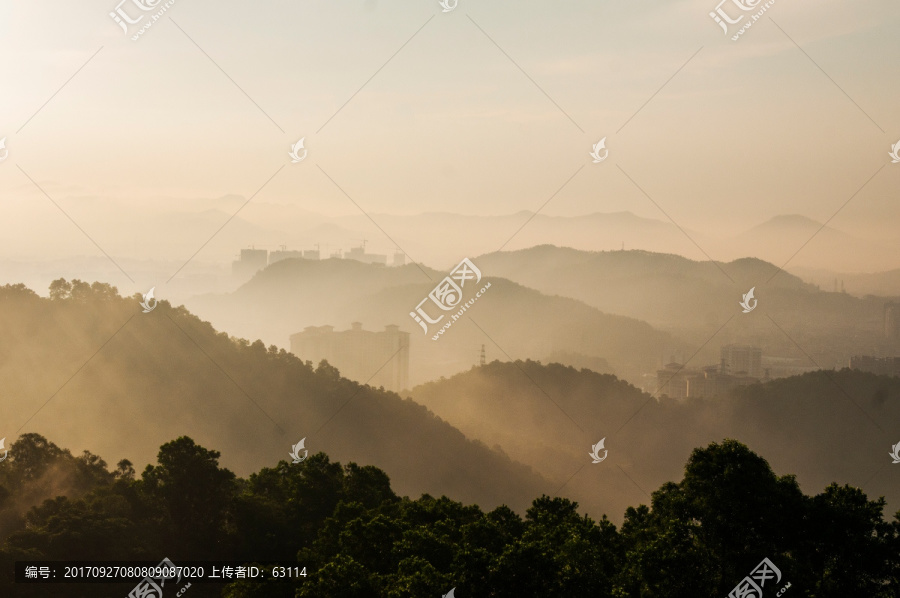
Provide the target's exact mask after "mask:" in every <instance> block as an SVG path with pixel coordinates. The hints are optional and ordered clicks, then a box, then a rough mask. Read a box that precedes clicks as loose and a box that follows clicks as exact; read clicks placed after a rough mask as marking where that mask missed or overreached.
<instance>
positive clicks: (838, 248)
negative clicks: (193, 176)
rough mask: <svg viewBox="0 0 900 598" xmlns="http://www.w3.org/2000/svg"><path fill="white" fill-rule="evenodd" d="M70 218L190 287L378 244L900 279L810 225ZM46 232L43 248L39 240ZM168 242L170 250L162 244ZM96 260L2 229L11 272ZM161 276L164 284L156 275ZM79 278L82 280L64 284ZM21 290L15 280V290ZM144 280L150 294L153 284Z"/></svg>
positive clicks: (789, 219) (618, 215) (90, 251)
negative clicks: (261, 260) (254, 257)
mask: <svg viewBox="0 0 900 598" xmlns="http://www.w3.org/2000/svg"><path fill="white" fill-rule="evenodd" d="M59 203H60V206H61V207H62V208H63V209H64V210H65V211H66V212H67V213H68V214H70V215H71V217H72V218H73V219H74V220H75V221H76V222H79V224H80V226H81V227H82V228H83V229H84V230H85V231H86V232H87V234H88V235H89V236H90V239H92V240H94V241H96V243H97V244H98V245H99V246H100V247H103V249H104V251H105V252H107V253H108V254H109V255H110V256H112V257H113V258H114V259H115V260H116V261H117V262H119V263H120V264H122V263H130V262H134V261H137V260H143V261H159V262H173V263H178V264H184V263H185V262H187V261H188V260H189V258H191V256H193V255H194V254H195V253H197V252H198V250H199V253H197V255H196V257H195V258H193V260H192V264H189V266H188V268H187V269H186V270H184V271H183V272H182V273H181V275H182V276H191V275H192V274H193V273H194V271H193V265H194V264H204V263H205V264H209V263H216V264H219V265H223V266H225V267H227V266H229V265H230V262H231V260H233V259H234V258H235V256H236V255H237V254H238V252H239V251H240V249H242V248H247V247H251V246H255V247H259V248H267V249H270V250H273V249H276V248H278V247H280V246H286V247H287V248H288V249H311V248H313V247H316V246H319V248H320V250H321V251H322V253H323V255H325V256H330V255H331V254H332V253H334V252H337V251H341V250H344V251H346V250H348V249H350V248H351V247H356V246H360V245H362V244H363V243H364V242H365V243H367V246H368V248H369V250H370V251H371V252H373V253H381V254H387V255H391V254H393V253H394V252H395V251H397V250H401V251H403V252H406V253H407V255H408V258H409V260H410V261H416V262H419V263H422V264H428V265H429V266H431V267H435V268H439V269H443V268H449V267H451V266H452V265H454V264H456V263H457V262H458V261H459V260H460V259H462V258H463V257H466V256H469V257H471V256H473V255H478V254H484V253H490V252H495V251H498V250H500V249H504V250H520V249H526V248H529V247H533V246H536V245H543V244H551V245H557V246H566V247H572V248H575V249H580V250H585V251H610V250H615V249H622V248H623V246H624V248H625V249H639V250H643V251H650V252H655V253H669V254H675V255H681V256H684V257H687V258H690V259H695V260H703V259H707V256H709V257H711V258H713V259H716V260H721V261H731V260H734V259H738V258H742V257H747V256H752V257H756V258H758V259H762V260H765V261H769V262H771V263H773V264H775V265H777V266H781V265H783V264H787V265H788V268H789V269H790V268H800V267H802V268H818V269H828V270H836V271H846V272H874V271H882V270H892V269H897V268H900V240H897V239H896V238H894V239H891V238H887V239H884V238H881V239H878V240H875V239H873V238H869V237H864V238H861V237H859V236H858V235H857V236H854V235H851V234H848V233H846V232H843V231H841V230H839V229H837V228H834V227H833V226H832V225H831V224H829V225H828V226H824V227H823V225H822V223H821V222H818V221H815V220H812V219H810V218H807V217H805V216H799V215H781V216H776V217H774V218H772V219H770V220H768V221H766V222H763V223H760V224H758V225H755V226H752V227H751V228H749V229H747V230H745V231H743V232H739V233H737V234H729V235H726V234H724V233H722V232H721V231H719V230H702V229H701V230H693V229H691V228H689V227H685V226H682V225H681V223H679V224H675V223H673V222H671V221H669V220H668V219H666V218H664V217H662V216H659V217H656V218H646V217H641V216H637V215H635V214H633V213H631V212H614V213H601V212H596V213H591V214H584V215H579V216H550V215H546V214H543V213H537V214H535V213H534V212H531V211H522V212H517V213H513V214H502V215H495V216H470V215H463V214H454V213H450V212H446V213H435V212H432V213H422V214H414V215H394V214H381V213H376V212H373V213H367V214H362V213H356V214H353V215H348V216H336V217H330V216H324V215H322V214H317V213H313V212H310V211H308V210H305V209H303V208H301V207H298V206H296V205H288V204H276V203H266V202H265V201H263V200H262V199H260V198H254V199H253V200H252V201H251V202H249V203H248V202H247V199H246V198H244V197H241V196H236V195H229V196H224V197H221V198H211V199H210V198H205V199H193V200H189V201H186V200H182V199H179V200H174V199H171V198H154V199H152V200H148V201H146V202H145V203H143V204H141V205H139V206H135V205H127V206H125V205H122V204H121V203H119V202H118V201H117V200H112V199H100V198H96V197H77V198H61V199H59ZM34 230H40V231H41V238H42V241H41V244H40V245H39V246H34V241H33V240H32V238H31V237H29V236H28V235H29V234H30V233H29V231H34ZM162 240H164V242H162ZM79 255H83V256H84V259H90V257H91V256H97V255H102V254H101V253H100V252H99V251H97V248H96V247H95V246H94V245H93V244H92V243H91V241H90V240H89V239H88V238H87V237H85V234H84V233H82V232H81V231H79V230H78V228H76V227H74V226H72V224H71V223H70V222H68V221H67V219H65V218H62V217H60V218H49V219H48V218H47V212H46V211H44V210H42V209H38V208H37V207H35V208H33V209H29V210H24V211H23V213H22V215H21V217H20V218H19V219H17V221H16V222H15V223H5V224H4V223H0V263H2V261H3V260H12V261H47V260H52V259H59V257H60V256H79ZM105 266H106V267H107V268H108V270H109V272H110V274H112V275H113V276H115V277H121V281H120V280H119V278H111V277H110V276H103V278H104V279H108V280H114V281H117V282H119V283H120V284H124V282H125V281H127V279H126V278H124V277H122V276H121V274H120V273H119V272H118V270H117V269H116V267H115V265H114V264H112V263H107V264H106V265H105ZM150 266H151V267H149V268H144V270H145V271H147V272H148V274H150V273H151V272H152V276H153V278H148V279H146V281H147V282H151V283H153V282H154V281H155V283H156V284H158V283H159V282H160V280H159V279H160V278H162V277H163V276H166V277H168V276H170V275H171V272H174V269H173V268H171V267H170V266H168V265H166V266H165V267H162V268H154V267H152V264H151V265H150ZM157 270H159V272H158V273H157V272H156V271H157ZM59 274H60V275H65V276H68V277H70V278H71V277H75V276H85V274H84V273H83V272H81V271H66V272H59ZM9 282H12V280H9ZM143 283H144V280H142V281H141V282H139V284H143Z"/></svg>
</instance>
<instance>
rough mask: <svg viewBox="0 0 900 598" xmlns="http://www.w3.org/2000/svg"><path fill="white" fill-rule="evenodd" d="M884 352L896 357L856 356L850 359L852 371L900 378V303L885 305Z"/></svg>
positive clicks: (891, 302)
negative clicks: (899, 354)
mask: <svg viewBox="0 0 900 598" xmlns="http://www.w3.org/2000/svg"><path fill="white" fill-rule="evenodd" d="M884 338H885V347H883V349H884V351H885V352H886V353H887V354H891V353H893V354H894V355H895V356H894V357H876V356H873V355H854V356H853V357H851V358H850V369H851V370H859V371H861V372H869V373H871V374H878V375H879V376H900V357H897V356H896V355H897V353H900V303H895V302H893V301H889V302H887V303H885V304H884Z"/></svg>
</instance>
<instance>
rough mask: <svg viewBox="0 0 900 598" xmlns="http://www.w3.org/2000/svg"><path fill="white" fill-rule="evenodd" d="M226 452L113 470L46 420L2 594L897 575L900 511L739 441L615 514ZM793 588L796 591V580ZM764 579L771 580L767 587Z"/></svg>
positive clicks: (717, 448)
mask: <svg viewBox="0 0 900 598" xmlns="http://www.w3.org/2000/svg"><path fill="white" fill-rule="evenodd" d="M219 456H220V454H219V453H218V452H217V451H214V450H209V449H206V448H204V447H202V446H199V445H198V444H196V443H195V442H194V441H193V440H192V439H190V438H188V437H180V438H178V439H176V440H173V441H171V442H168V443H166V444H165V445H163V446H162V447H161V448H160V450H159V454H158V457H157V463H156V464H155V465H148V466H147V467H146V469H145V470H144V471H143V472H142V473H141V474H140V475H137V474H136V472H135V470H134V468H133V467H132V465H131V463H130V462H128V461H127V460H122V461H119V462H118V464H117V466H116V468H115V469H113V470H110V469H109V468H108V466H107V464H106V463H105V462H104V461H103V460H102V459H101V458H100V457H98V456H97V455H93V454H91V453H89V452H87V451H86V452H85V453H84V454H83V455H81V456H79V457H75V456H73V455H72V454H71V453H70V452H69V451H67V450H64V449H61V448H60V447H58V446H56V445H55V444H54V443H52V442H50V441H48V440H47V439H46V438H44V437H42V436H40V435H38V434H25V435H23V436H21V437H20V438H19V439H18V440H17V441H16V443H15V444H13V445H12V447H11V449H10V456H9V459H8V460H7V462H5V463H3V467H2V468H0V517H2V522H3V533H2V538H0V540H2V548H0V572H2V576H0V594H2V595H4V596H20V597H23V598H31V597H38V596H49V595H53V596H59V597H62V598H68V597H76V596H78V597H81V596H91V597H96V596H125V595H126V594H127V592H128V590H129V587H128V586H127V585H125V586H122V587H121V588H120V587H118V586H117V585H53V586H43V587H41V586H28V585H26V584H18V585H15V584H13V583H12V582H11V572H12V568H13V563H14V562H15V561H16V560H33V559H49V560H53V559H59V560H66V559H69V560H71V559H80V560H122V559H142V560H148V561H157V560H160V559H161V558H162V557H163V556H167V557H168V558H170V559H171V560H172V561H173V562H175V563H178V562H179V561H186V560H205V559H229V560H240V561H244V562H247V563H252V562H258V561H266V560H290V561H296V562H297V564H298V565H300V566H303V567H306V568H307V571H308V576H307V577H305V578H303V579H302V580H301V581H298V582H296V583H293V582H292V583H273V582H269V583H261V582H247V581H241V582H233V583H231V584H229V585H226V586H221V585H201V584H194V585H192V586H191V587H190V588H189V591H190V594H189V595H191V596H198V597H199V596H222V597H224V598H263V597H265V598H270V597H271V598H288V597H296V598H307V597H309V598H312V597H316V598H336V597H341V598H363V597H365V598H372V597H384V598H424V597H429V596H433V597H435V598H437V597H439V596H444V595H445V594H446V593H447V592H448V591H449V590H450V589H452V588H456V590H455V595H456V596H458V597H459V598H469V597H476V596H477V597H497V598H500V597H510V598H513V597H515V598H521V597H523V596H540V597H542V598H557V597H558V598H581V597H584V598H602V597H615V598H639V597H641V598H643V597H651V596H652V597H658V598H713V597H715V598H720V597H722V596H725V595H727V594H728V592H729V591H731V590H732V588H734V587H735V586H737V585H738V584H739V583H740V582H741V581H742V580H744V579H745V577H746V576H747V575H749V574H750V572H751V571H752V570H753V569H754V568H755V567H756V566H757V565H758V564H759V563H760V562H761V561H762V560H763V559H769V561H770V562H771V563H772V564H773V565H775V566H776V567H777V568H778V570H779V573H780V577H779V578H778V579H777V585H775V586H774V587H773V584H774V583H775V582H776V580H775V579H774V578H771V579H768V582H769V583H768V585H767V586H765V588H766V590H765V592H764V595H766V596H774V595H775V591H776V590H781V589H783V588H785V587H787V590H786V591H788V592H790V594H789V595H790V596H798V597H799V596H804V597H810V598H812V597H815V598H830V597H835V598H838V597H840V598H846V597H848V596H853V597H857V596H858V597H866V598H889V597H896V596H897V595H898V588H900V513H897V514H896V515H895V517H894V520H893V521H892V522H887V521H885V520H884V519H883V513H882V511H883V506H884V501H883V500H881V499H877V500H869V499H868V498H867V497H866V495H865V494H864V493H862V492H861V491H860V490H859V489H857V488H853V487H850V486H838V485H836V484H833V485H830V486H829V487H827V488H826V489H825V490H824V491H823V492H821V493H820V494H817V495H816V496H807V495H804V494H803V493H802V492H801V491H800V489H799V487H798V486H797V483H796V480H795V479H794V477H793V476H790V475H784V476H778V475H776V474H775V473H774V472H773V471H772V469H771V467H770V466H769V464H768V463H767V462H766V460H765V459H763V458H762V457H760V456H758V455H756V454H755V453H753V452H752V451H750V450H749V449H748V448H747V447H746V446H745V445H743V444H741V443H739V442H737V441H734V440H724V441H722V442H721V443H713V444H710V445H709V446H707V447H706V448H701V449H696V450H695V451H694V452H693V454H692V455H691V457H690V459H689V460H688V463H687V465H686V466H685V470H684V477H683V479H682V480H681V481H680V482H678V483H674V482H670V483H666V484H664V485H663V486H661V487H660V488H659V489H658V490H656V491H655V492H654V493H653V497H652V501H651V504H650V505H649V506H646V505H640V506H637V507H634V508H629V509H628V510H627V512H626V513H625V518H624V523H623V524H622V525H621V526H620V527H619V528H617V527H616V526H615V525H614V524H612V523H611V522H610V521H608V520H607V519H606V518H605V517H603V518H602V519H600V520H599V521H596V520H593V519H591V518H590V517H588V516H586V515H583V514H581V513H580V512H579V508H578V504H577V503H574V502H571V501H570V500H567V499H564V498H555V497H550V496H541V497H539V498H536V499H535V500H534V501H533V502H532V504H531V507H530V508H528V509H527V511H526V512H525V514H524V517H522V516H520V514H518V513H516V512H515V511H513V510H511V509H509V508H508V507H505V506H501V507H498V508H495V509H493V510H491V511H487V512H486V511H484V510H482V509H481V508H479V507H478V506H477V505H465V504H462V503H460V502H456V501H454V500H452V499H451V498H447V497H445V496H444V497H440V498H435V497H432V496H429V495H424V496H422V497H420V498H418V499H416V500H411V499H410V498H407V497H400V496H398V495H397V494H395V493H394V492H393V491H392V489H391V485H390V481H389V478H388V476H387V475H386V474H385V473H384V472H383V471H381V470H379V469H377V468H375V467H360V466H359V465H356V464H354V463H348V464H346V465H341V464H340V463H334V462H332V461H331V460H330V459H329V458H328V456H327V455H325V454H323V453H318V454H316V455H313V456H311V457H310V458H309V459H307V460H306V461H304V462H302V463H300V464H291V463H288V462H286V461H282V462H280V463H278V465H277V466H275V467H272V468H264V469H262V470H260V471H259V472H257V473H254V474H252V475H251V476H249V478H248V479H242V478H239V477H237V476H235V475H234V474H233V473H232V472H231V471H229V470H228V469H225V468H222V467H221V466H220V465H219ZM63 480H64V483H65V485H66V486H68V487H69V488H71V489H72V490H71V492H70V493H69V495H68V496H57V497H55V498H53V499H49V500H46V501H44V502H43V503H42V504H40V505H38V506H35V507H33V508H31V509H30V510H28V511H27V512H26V513H24V514H19V512H18V510H17V508H16V505H17V503H19V502H21V501H27V500H28V497H29V496H32V495H39V494H43V493H44V492H46V490H47V488H52V487H53V486H54V485H57V484H59V483H60V482H61V481H63ZM788 586H789V587H788ZM770 588H771V591H770Z"/></svg>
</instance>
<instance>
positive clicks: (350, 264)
mask: <svg viewBox="0 0 900 598" xmlns="http://www.w3.org/2000/svg"><path fill="white" fill-rule="evenodd" d="M484 272H486V273H487V272H488V271H487V270H485V271H484ZM444 276H445V273H441V272H438V271H436V270H432V269H430V268H421V269H420V268H419V267H417V266H415V265H407V266H404V267H400V268H385V267H382V266H375V265H368V264H363V263H360V262H355V261H352V260H333V259H332V260H322V261H310V260H295V259H290V260H284V261H281V262H277V263H275V264H273V265H271V266H269V267H268V268H266V269H265V270H263V271H261V272H259V273H258V274H257V275H256V276H254V277H253V279H252V280H250V281H249V282H248V283H246V284H245V285H243V286H242V287H241V288H239V289H238V290H237V291H235V292H233V293H229V294H218V295H204V296H198V297H196V298H194V299H192V300H190V301H188V302H187V306H188V307H189V308H190V309H191V310H192V311H194V312H195V313H197V314H198V315H200V316H201V317H203V318H207V319H209V320H210V321H213V322H216V324H217V325H218V326H221V327H222V329H223V330H227V331H228V332H229V333H230V334H234V335H237V336H242V337H246V338H262V339H263V340H264V341H265V342H266V343H273V344H277V345H279V346H288V337H289V336H290V335H291V334H293V333H295V332H300V331H301V330H303V329H304V328H305V327H307V326H321V325H325V324H328V325H332V326H335V327H336V328H337V329H339V330H340V329H348V328H349V327H350V324H351V322H354V321H359V322H362V323H363V325H364V329H366V330H381V329H382V328H383V327H384V326H385V325H388V324H397V325H399V326H400V327H401V329H402V330H404V331H407V332H411V337H410V379H411V383H413V384H416V383H419V382H424V381H427V380H432V379H435V378H438V377H440V376H449V375H452V374H455V373H457V372H459V371H462V370H465V369H468V368H469V367H471V366H472V365H474V364H476V363H477V361H478V354H479V351H480V347H481V345H482V344H484V345H486V352H487V354H488V355H489V356H491V358H500V359H525V358H541V359H542V358H546V357H547V356H549V355H551V354H553V353H554V352H558V351H568V352H573V353H577V354H579V355H580V356H581V358H585V359H601V360H606V362H608V365H609V367H610V368H611V369H612V370H613V371H615V372H617V373H618V374H619V375H620V376H623V377H626V378H628V379H631V380H639V379H640V375H641V374H642V373H643V372H645V371H647V370H648V369H651V370H652V369H653V368H654V367H655V366H656V365H657V364H658V363H659V362H660V361H661V360H663V359H664V358H665V357H666V356H667V355H668V354H670V353H671V352H672V351H675V350H677V349H681V348H683V347H682V344H681V343H680V342H678V341H677V340H676V339H674V338H672V337H671V336H670V335H668V334H666V333H663V332H660V331H658V330H654V329H653V328H652V327H651V326H649V325H647V324H646V323H644V322H640V321H637V320H635V319H632V318H628V317H622V316H620V315H610V314H608V313H603V312H601V311H600V310H597V309H595V308H593V307H590V306H589V305H586V304H585V303H583V302H582V301H578V300H574V299H571V298H567V297H562V296H558V295H557V294H555V293H554V294H542V293H540V292H538V291H535V290H534V289H530V288H526V287H523V286H521V285H519V284H516V283H514V282H511V281H510V280H505V279H503V278H499V277H495V276H489V275H488V274H485V279H484V280H483V281H482V284H485V283H486V282H490V283H491V288H490V289H489V291H488V292H487V293H485V295H484V297H483V298H481V299H480V300H479V301H478V303H477V304H476V305H474V306H473V307H472V309H471V310H469V311H467V312H466V314H465V317H464V318H463V319H462V320H461V322H460V324H459V325H456V326H454V327H453V328H452V330H450V331H449V332H448V333H447V334H445V335H444V336H442V337H440V340H439V341H438V342H435V341H433V340H432V338H431V337H432V334H433V333H432V334H429V335H425V334H424V333H423V332H422V330H421V329H420V328H419V326H418V325H417V324H416V322H415V321H414V320H413V319H412V318H411V317H410V315H409V314H410V312H412V311H413V310H414V309H415V307H416V305H417V304H418V303H419V302H420V301H421V300H422V299H424V298H425V297H427V296H428V293H429V292H430V291H431V290H432V289H433V288H434V286H435V284H436V283H437V282H438V281H440V280H441V279H442V278H443V277H444ZM373 373H374V372H373Z"/></svg>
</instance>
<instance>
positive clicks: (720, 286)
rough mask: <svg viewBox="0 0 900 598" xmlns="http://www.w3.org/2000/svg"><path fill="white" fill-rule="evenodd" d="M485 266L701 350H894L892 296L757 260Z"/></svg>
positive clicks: (564, 257)
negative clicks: (888, 324)
mask: <svg viewBox="0 0 900 598" xmlns="http://www.w3.org/2000/svg"><path fill="white" fill-rule="evenodd" d="M476 261H477V263H478V264H480V266H481V267H482V269H483V270H484V271H485V272H488V273H490V274H493V275H496V276H502V277H504V278H508V279H510V280H515V281H516V282H518V283H520V284H523V285H525V286H528V287H530V288H533V289H536V290H538V291H541V292H543V293H547V294H550V293H556V294H559V295H562V296H566V297H572V298H573V299H578V300H580V301H583V302H585V303H587V304H588V305H591V306H593V307H595V308H597V309H599V310H601V311H603V312H605V313H615V314H619V315H623V316H628V317H631V318H636V319H639V320H642V321H646V322H648V323H649V324H651V325H652V326H654V327H656V328H659V329H662V330H667V331H669V332H672V333H674V334H678V336H680V337H682V338H684V339H685V340H686V341H688V342H690V343H694V344H695V346H700V345H701V344H702V343H704V342H705V341H707V340H709V339H710V338H711V336H712V335H713V334H715V341H716V342H715V343H714V344H712V345H711V346H713V347H717V346H718V345H720V344H725V343H727V342H738V343H752V344H757V345H759V346H763V347H766V348H767V349H769V350H768V351H767V352H768V353H770V354H771V353H773V352H774V353H776V354H777V353H781V354H783V355H794V356H803V357H808V356H809V355H811V356H812V358H813V360H814V361H809V360H808V359H807V361H808V362H809V363H810V365H813V364H814V363H818V364H819V365H821V366H823V367H832V366H835V365H837V366H838V367H841V366H843V365H846V364H847V360H848V359H849V356H850V355H852V354H854V353H873V352H875V353H878V352H880V351H883V350H889V347H886V346H883V345H885V343H886V340H885V338H884V334H883V310H884V304H885V301H886V299H884V298H879V297H866V298H858V297H853V296H851V295H849V294H845V293H834V292H829V291H824V290H822V289H820V288H818V287H817V286H816V285H813V284H809V283H805V282H803V281H802V280H801V279H800V278H798V277H796V276H794V275H792V274H789V273H787V272H784V271H779V270H778V268H777V267H776V266H775V265H773V264H771V263H767V262H764V261H762V260H758V259H752V258H745V259H739V260H735V261H732V262H717V263H713V262H710V261H694V260H689V259H687V258H684V257H680V256H676V255H668V254H658V253H650V252H646V251H627V250H626V251H604V252H587V251H579V250H575V249H570V248H561V247H553V246H541V247H533V248H531V249H526V250H521V251H504V252H500V253H491V254H486V255H482V256H478V257H477V258H476ZM751 288H753V289H754V294H755V298H756V299H757V300H758V304H757V308H756V309H755V310H754V311H753V312H752V313H751V314H743V313H741V311H742V310H741V308H740V306H739V305H738V303H739V302H740V300H741V298H742V296H743V294H744V293H746V292H748V291H749V290H750V289H751ZM726 322H727V326H726ZM723 327H724V328H723ZM720 328H721V330H719V329H720ZM717 331H719V332H717ZM798 346H799V349H798ZM704 358H705V360H706V361H707V362H708V361H710V360H712V362H713V363H715V362H716V361H717V358H716V357H715V352H714V351H708V352H707V353H706V354H705V356H704V355H701V357H700V359H701V364H702V363H703V362H702V360H703V359H704Z"/></svg>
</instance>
